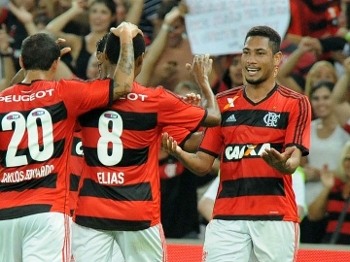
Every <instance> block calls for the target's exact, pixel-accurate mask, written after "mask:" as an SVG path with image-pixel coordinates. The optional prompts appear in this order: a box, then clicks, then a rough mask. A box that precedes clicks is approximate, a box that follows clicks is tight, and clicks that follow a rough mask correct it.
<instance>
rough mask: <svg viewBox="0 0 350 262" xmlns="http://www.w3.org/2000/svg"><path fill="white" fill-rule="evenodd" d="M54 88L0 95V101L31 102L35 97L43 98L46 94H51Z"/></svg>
mask: <svg viewBox="0 0 350 262" xmlns="http://www.w3.org/2000/svg"><path fill="white" fill-rule="evenodd" d="M53 91H54V89H48V90H41V91H38V92H36V93H31V94H24V95H7V96H0V102H5V103H10V102H31V101H34V100H35V99H40V98H44V97H46V96H52V95H53Z"/></svg>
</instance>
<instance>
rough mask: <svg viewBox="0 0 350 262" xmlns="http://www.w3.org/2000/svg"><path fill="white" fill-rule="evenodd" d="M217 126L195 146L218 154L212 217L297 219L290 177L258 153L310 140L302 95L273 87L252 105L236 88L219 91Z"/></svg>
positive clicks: (305, 150)
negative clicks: (217, 188)
mask: <svg viewBox="0 0 350 262" xmlns="http://www.w3.org/2000/svg"><path fill="white" fill-rule="evenodd" d="M217 100H218V104H219V108H220V111H221V117H222V118H221V119H222V120H221V124H220V125H219V126H217V127H213V128H207V129H206V130H205V133H204V138H203V140H202V142H201V144H200V146H199V150H200V151H203V152H206V153H208V154H211V155H213V156H215V157H218V156H220V186H219V191H218V194H217V199H216V201H215V206H214V211H213V217H214V218H219V219H246V220H288V221H298V215H297V208H296V204H295V197H294V192H293V189H292V178H291V175H286V174H281V173H280V172H279V171H277V170H276V169H274V168H272V167H271V166H269V165H268V164H267V163H266V162H265V161H264V160H263V159H262V158H261V157H260V155H261V153H262V152H263V151H264V149H265V148H275V149H276V150H277V151H279V152H283V151H284V149H285V148H286V147H288V146H293V145H295V146H296V147H298V148H299V149H300V150H301V151H302V154H303V155H307V154H308V148H309V144H310V121H311V109H310V103H309V101H308V99H307V97H306V96H305V95H302V94H299V93H296V92H294V91H292V90H290V89H288V88H286V87H283V86H278V85H276V86H275V87H274V89H273V90H272V91H271V92H270V93H269V94H268V95H267V97H266V98H265V99H263V100H262V101H260V102H259V103H254V102H252V101H251V100H249V98H247V96H246V95H245V92H244V86H240V87H237V88H234V89H231V90H228V91H225V92H223V93H220V94H218V95H217Z"/></svg>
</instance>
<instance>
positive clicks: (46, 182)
mask: <svg viewBox="0 0 350 262" xmlns="http://www.w3.org/2000/svg"><path fill="white" fill-rule="evenodd" d="M56 182H57V173H52V174H49V175H47V176H45V177H42V178H38V179H31V180H25V181H22V182H18V183H11V184H10V183H0V192H11V191H17V192H22V191H24V190H28V189H38V188H56Z"/></svg>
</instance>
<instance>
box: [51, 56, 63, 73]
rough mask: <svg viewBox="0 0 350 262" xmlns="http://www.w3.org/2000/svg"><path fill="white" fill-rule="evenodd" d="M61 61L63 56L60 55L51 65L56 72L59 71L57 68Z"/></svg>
mask: <svg viewBox="0 0 350 262" xmlns="http://www.w3.org/2000/svg"><path fill="white" fill-rule="evenodd" d="M60 61H61V58H60V57H59V58H58V59H56V60H55V61H53V63H52V65H51V69H52V70H53V71H54V72H56V71H57V68H58V65H59V63H60Z"/></svg>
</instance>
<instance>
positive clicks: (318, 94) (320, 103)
mask: <svg viewBox="0 0 350 262" xmlns="http://www.w3.org/2000/svg"><path fill="white" fill-rule="evenodd" d="M331 95H332V93H331V91H330V90H329V88H328V87H326V86H321V87H319V88H317V89H316V90H315V91H313V92H312V94H311V106H312V109H313V111H314V114H315V116H316V117H319V118H326V117H327V116H329V115H330V114H331V112H332V99H331Z"/></svg>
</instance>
